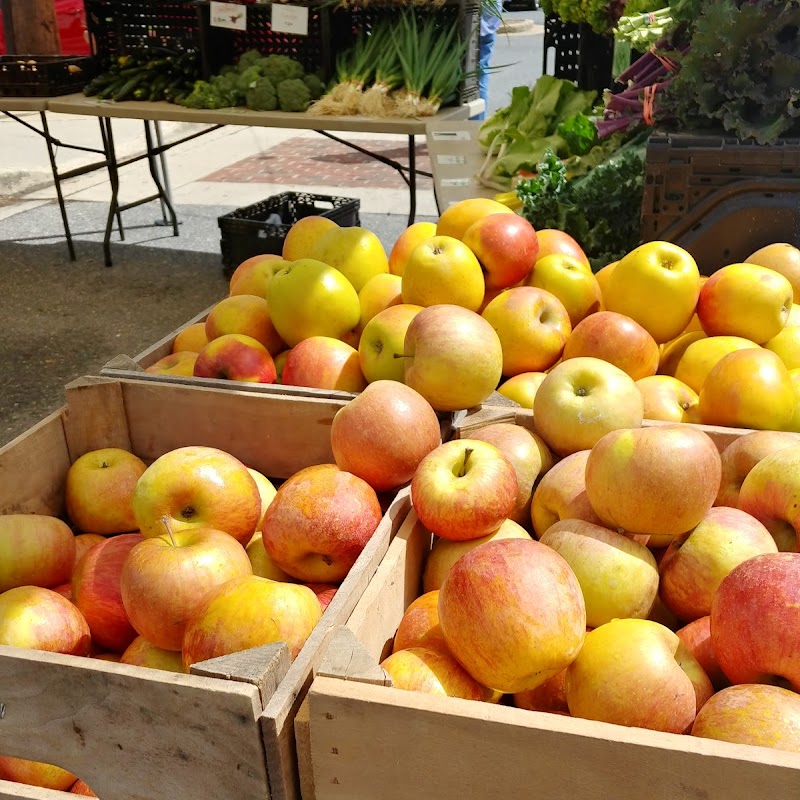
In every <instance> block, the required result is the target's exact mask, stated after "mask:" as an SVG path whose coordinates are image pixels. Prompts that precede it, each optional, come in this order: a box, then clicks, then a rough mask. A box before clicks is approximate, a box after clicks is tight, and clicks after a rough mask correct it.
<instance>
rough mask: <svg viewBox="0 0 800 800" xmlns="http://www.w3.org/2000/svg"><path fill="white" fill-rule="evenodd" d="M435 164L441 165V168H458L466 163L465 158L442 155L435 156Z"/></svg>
mask: <svg viewBox="0 0 800 800" xmlns="http://www.w3.org/2000/svg"><path fill="white" fill-rule="evenodd" d="M436 163H437V164H441V165H442V166H453V167H456V166H460V165H462V164H466V163H467V157H466V156H455V155H447V154H444V153H442V154H441V155H438V156H436Z"/></svg>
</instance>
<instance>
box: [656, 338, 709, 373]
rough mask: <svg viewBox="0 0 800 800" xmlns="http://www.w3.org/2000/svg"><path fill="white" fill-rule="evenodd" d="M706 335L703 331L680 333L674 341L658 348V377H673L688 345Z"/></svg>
mask: <svg viewBox="0 0 800 800" xmlns="http://www.w3.org/2000/svg"><path fill="white" fill-rule="evenodd" d="M705 338H706V335H705V333H703V331H688V332H687V333H682V334H681V335H680V336H678V337H677V338H675V339H672V340H671V341H669V342H664V344H662V345H660V346H659V357H658V374H659V375H672V376H673V377H675V370H676V369H677V368H678V364H679V363H680V360H681V358H683V354H684V353H685V352H686V350H687V349H688V347H689V345H691V344H694V343H695V342H697V341H699V340H700V339H705Z"/></svg>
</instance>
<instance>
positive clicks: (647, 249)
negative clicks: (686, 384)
mask: <svg viewBox="0 0 800 800" xmlns="http://www.w3.org/2000/svg"><path fill="white" fill-rule="evenodd" d="M699 293H700V273H699V271H698V269H697V264H696V263H695V260H694V259H693V258H692V256H691V255H690V254H689V253H687V252H686V250H684V249H683V248H681V247H678V245H675V244H671V243H669V242H658V241H656V242H648V243H647V244H643V245H640V246H639V247H637V248H636V249H635V250H632V251H631V252H630V253H628V255H626V256H625V257H624V258H622V259H621V260H620V261H619V262H618V263H617V265H616V266H615V267H614V271H613V272H612V273H611V277H610V278H609V279H608V285H607V287H606V290H605V291H604V294H603V297H604V301H605V307H606V309H607V310H608V311H617V312H619V313H620V314H625V315H626V316H628V317H630V318H631V319H633V320H635V321H636V322H638V323H639V324H640V325H641V326H642V327H643V328H644V329H645V330H646V331H647V332H648V333H649V334H650V335H651V336H652V337H653V338H654V339H655V340H656V342H657V343H658V344H661V343H662V342H668V341H670V340H671V339H674V338H675V337H676V336H678V334H680V333H681V332H682V331H683V330H684V329H685V328H686V326H687V325H688V324H689V321H690V320H691V318H692V314H694V310H695V306H696V305H697V298H698V295H699Z"/></svg>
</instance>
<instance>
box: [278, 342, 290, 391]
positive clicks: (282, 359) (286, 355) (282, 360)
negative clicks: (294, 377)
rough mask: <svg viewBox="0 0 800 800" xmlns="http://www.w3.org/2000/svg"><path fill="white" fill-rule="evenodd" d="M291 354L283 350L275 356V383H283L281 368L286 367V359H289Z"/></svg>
mask: <svg viewBox="0 0 800 800" xmlns="http://www.w3.org/2000/svg"><path fill="white" fill-rule="evenodd" d="M291 352H292V351H291V350H284V351H283V352H281V353H278V355H276V356H275V358H274V363H275V372H276V373H277V375H276V378H275V383H283V368H284V367H285V366H286V359H287V358H289V353H291Z"/></svg>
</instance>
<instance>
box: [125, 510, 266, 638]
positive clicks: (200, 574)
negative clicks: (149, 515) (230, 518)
mask: <svg viewBox="0 0 800 800" xmlns="http://www.w3.org/2000/svg"><path fill="white" fill-rule="evenodd" d="M164 524H165V527H166V530H167V532H166V533H165V534H164V536H154V537H150V538H148V539H145V540H144V541H142V542H140V543H139V544H138V545H136V547H134V548H133V549H132V550H131V552H130V554H129V555H128V558H127V560H126V561H125V565H124V566H123V568H122V574H121V576H120V590H121V593H122V604H123V605H124V606H125V611H126V612H127V614H128V619H129V620H130V621H131V624H132V625H133V627H134V628H135V629H136V632H137V633H138V634H139V635H140V636H144V638H145V639H147V641H148V642H150V643H151V644H154V645H155V646H156V647H160V648H162V649H163V650H180V649H181V643H182V641H183V634H184V631H185V629H186V625H187V622H188V621H189V619H190V618H191V617H192V616H194V614H195V613H196V611H197V609H198V608H199V606H200V605H201V604H202V602H203V598H204V596H205V595H206V594H208V592H210V591H213V590H214V589H216V588H217V587H218V586H221V585H222V584H223V583H227V582H228V581H232V580H235V579H236V578H243V577H245V576H247V575H252V574H253V568H252V566H251V565H250V559H249V558H248V557H247V553H246V552H245V550H244V548H243V547H242V545H241V544H239V542H237V541H236V540H235V539H234V538H233V537H232V536H229V535H228V534H227V533H224V532H223V531H217V530H214V529H213V528H189V529H186V530H181V531H174V532H173V531H172V530H171V529H170V527H169V523H168V522H167V520H166V518H165V520H164Z"/></svg>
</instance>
